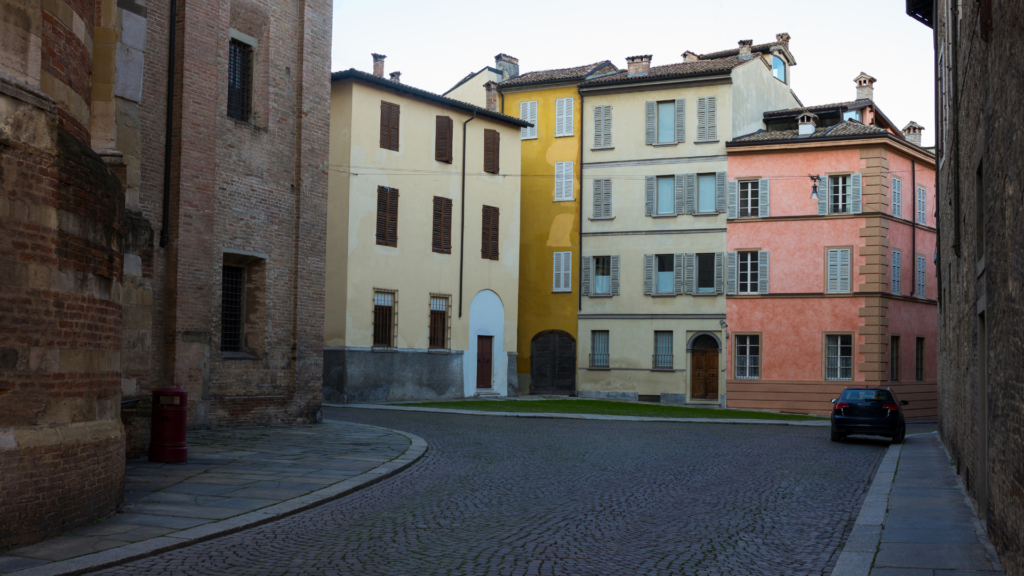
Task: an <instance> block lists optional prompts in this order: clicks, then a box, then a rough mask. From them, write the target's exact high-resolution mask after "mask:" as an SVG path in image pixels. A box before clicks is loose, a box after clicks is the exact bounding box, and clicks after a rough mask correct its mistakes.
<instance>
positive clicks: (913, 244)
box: [910, 160, 928, 298]
mask: <svg viewBox="0 0 1024 576" xmlns="http://www.w3.org/2000/svg"><path fill="white" fill-rule="evenodd" d="M910 189H911V190H913V191H914V193H913V196H911V197H912V198H913V199H914V213H913V214H914V215H913V218H911V220H910V225H911V227H912V228H911V237H910V238H911V240H910V254H911V257H912V258H913V260H911V262H913V263H914V267H913V268H912V270H913V271H914V281H913V282H911V283H910V295H911V296H916V292H917V164H916V163H915V161H914V160H911V161H910ZM927 261H928V260H927V259H925V262H927ZM925 269H926V270H927V269H928V265H927V264H925ZM922 298H923V296H922Z"/></svg>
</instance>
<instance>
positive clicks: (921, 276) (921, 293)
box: [914, 256, 927, 298]
mask: <svg viewBox="0 0 1024 576" xmlns="http://www.w3.org/2000/svg"><path fill="white" fill-rule="evenodd" d="M924 266H925V260H924V256H918V257H917V293H916V294H914V296H917V297H918V298H926V297H927V296H926V293H925V290H924V288H925V286H924V282H925V269H924Z"/></svg>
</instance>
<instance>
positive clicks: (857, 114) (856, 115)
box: [843, 110, 863, 122]
mask: <svg viewBox="0 0 1024 576" xmlns="http://www.w3.org/2000/svg"><path fill="white" fill-rule="evenodd" d="M862 118H863V116H861V111H860V110H847V111H846V112H843V122H846V121H847V120H856V121H857V122H863V120H862Z"/></svg>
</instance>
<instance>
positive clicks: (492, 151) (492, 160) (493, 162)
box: [484, 130, 501, 174]
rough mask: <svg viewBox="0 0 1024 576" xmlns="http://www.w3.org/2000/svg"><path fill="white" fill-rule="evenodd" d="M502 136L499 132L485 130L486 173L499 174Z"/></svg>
mask: <svg viewBox="0 0 1024 576" xmlns="http://www.w3.org/2000/svg"><path fill="white" fill-rule="evenodd" d="M500 144H501V134H499V133H498V131H497V130H484V172H490V173H491V174H497V173H498V171H499V170H500V164H499V162H498V157H499V153H500V148H501V146H500Z"/></svg>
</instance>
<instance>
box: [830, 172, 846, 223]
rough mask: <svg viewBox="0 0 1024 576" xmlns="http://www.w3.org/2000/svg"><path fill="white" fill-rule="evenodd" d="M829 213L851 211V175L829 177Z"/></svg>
mask: <svg viewBox="0 0 1024 576" xmlns="http://www.w3.org/2000/svg"><path fill="white" fill-rule="evenodd" d="M829 184H830V186H829V189H830V190H831V194H829V214H846V213H847V212H850V177H849V176H831V177H829Z"/></svg>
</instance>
